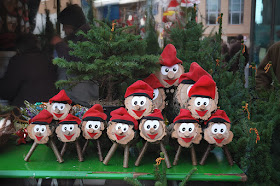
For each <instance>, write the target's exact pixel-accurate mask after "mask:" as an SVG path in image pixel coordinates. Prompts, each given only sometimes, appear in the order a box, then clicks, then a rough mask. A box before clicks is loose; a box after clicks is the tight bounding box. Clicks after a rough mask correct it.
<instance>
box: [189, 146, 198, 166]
mask: <svg viewBox="0 0 280 186" xmlns="http://www.w3.org/2000/svg"><path fill="white" fill-rule="evenodd" d="M190 150H191V156H192V164H193V165H197V160H196V153H195V149H194V146H193V145H192V146H191V149H190Z"/></svg>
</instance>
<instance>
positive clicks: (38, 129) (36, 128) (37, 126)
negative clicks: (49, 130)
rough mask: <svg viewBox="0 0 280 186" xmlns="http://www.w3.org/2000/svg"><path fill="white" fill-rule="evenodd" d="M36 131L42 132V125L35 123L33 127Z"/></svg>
mask: <svg viewBox="0 0 280 186" xmlns="http://www.w3.org/2000/svg"><path fill="white" fill-rule="evenodd" d="M33 130H34V132H40V130H41V127H40V125H35V127H34V128H33Z"/></svg>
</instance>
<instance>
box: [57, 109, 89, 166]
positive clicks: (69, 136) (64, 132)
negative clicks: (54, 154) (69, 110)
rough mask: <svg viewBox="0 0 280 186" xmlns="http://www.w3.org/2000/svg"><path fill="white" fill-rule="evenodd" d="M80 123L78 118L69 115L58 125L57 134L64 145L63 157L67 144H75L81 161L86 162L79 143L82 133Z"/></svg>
mask: <svg viewBox="0 0 280 186" xmlns="http://www.w3.org/2000/svg"><path fill="white" fill-rule="evenodd" d="M80 123H81V120H80V119H79V118H78V117H76V116H73V115H72V114H68V115H67V117H66V118H65V119H64V120H61V121H60V122H59V123H58V126H57V128H56V130H55V132H56V135H57V137H58V139H59V140H60V141H62V142H63V143H64V144H63V147H62V149H61V152H60V154H61V156H63V155H64V153H65V151H66V147H67V144H68V143H70V142H73V143H75V145H76V149H77V154H78V159H79V161H84V159H83V156H82V150H81V147H80V145H79V142H78V137H79V136H80V133H81V130H80V128H79V124H80Z"/></svg>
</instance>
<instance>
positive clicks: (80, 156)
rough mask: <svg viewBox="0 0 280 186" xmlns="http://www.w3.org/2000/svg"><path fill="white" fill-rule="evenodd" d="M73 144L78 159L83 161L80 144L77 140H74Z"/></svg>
mask: <svg viewBox="0 0 280 186" xmlns="http://www.w3.org/2000/svg"><path fill="white" fill-rule="evenodd" d="M75 144H76V149H77V154H78V159H79V161H84V158H83V154H82V150H81V146H80V144H79V141H78V140H76V141H75Z"/></svg>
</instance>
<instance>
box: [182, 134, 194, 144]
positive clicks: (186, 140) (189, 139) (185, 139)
mask: <svg viewBox="0 0 280 186" xmlns="http://www.w3.org/2000/svg"><path fill="white" fill-rule="evenodd" d="M181 138H182V140H184V142H186V143H189V142H191V141H192V139H193V136H192V137H190V138H183V137H181Z"/></svg>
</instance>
